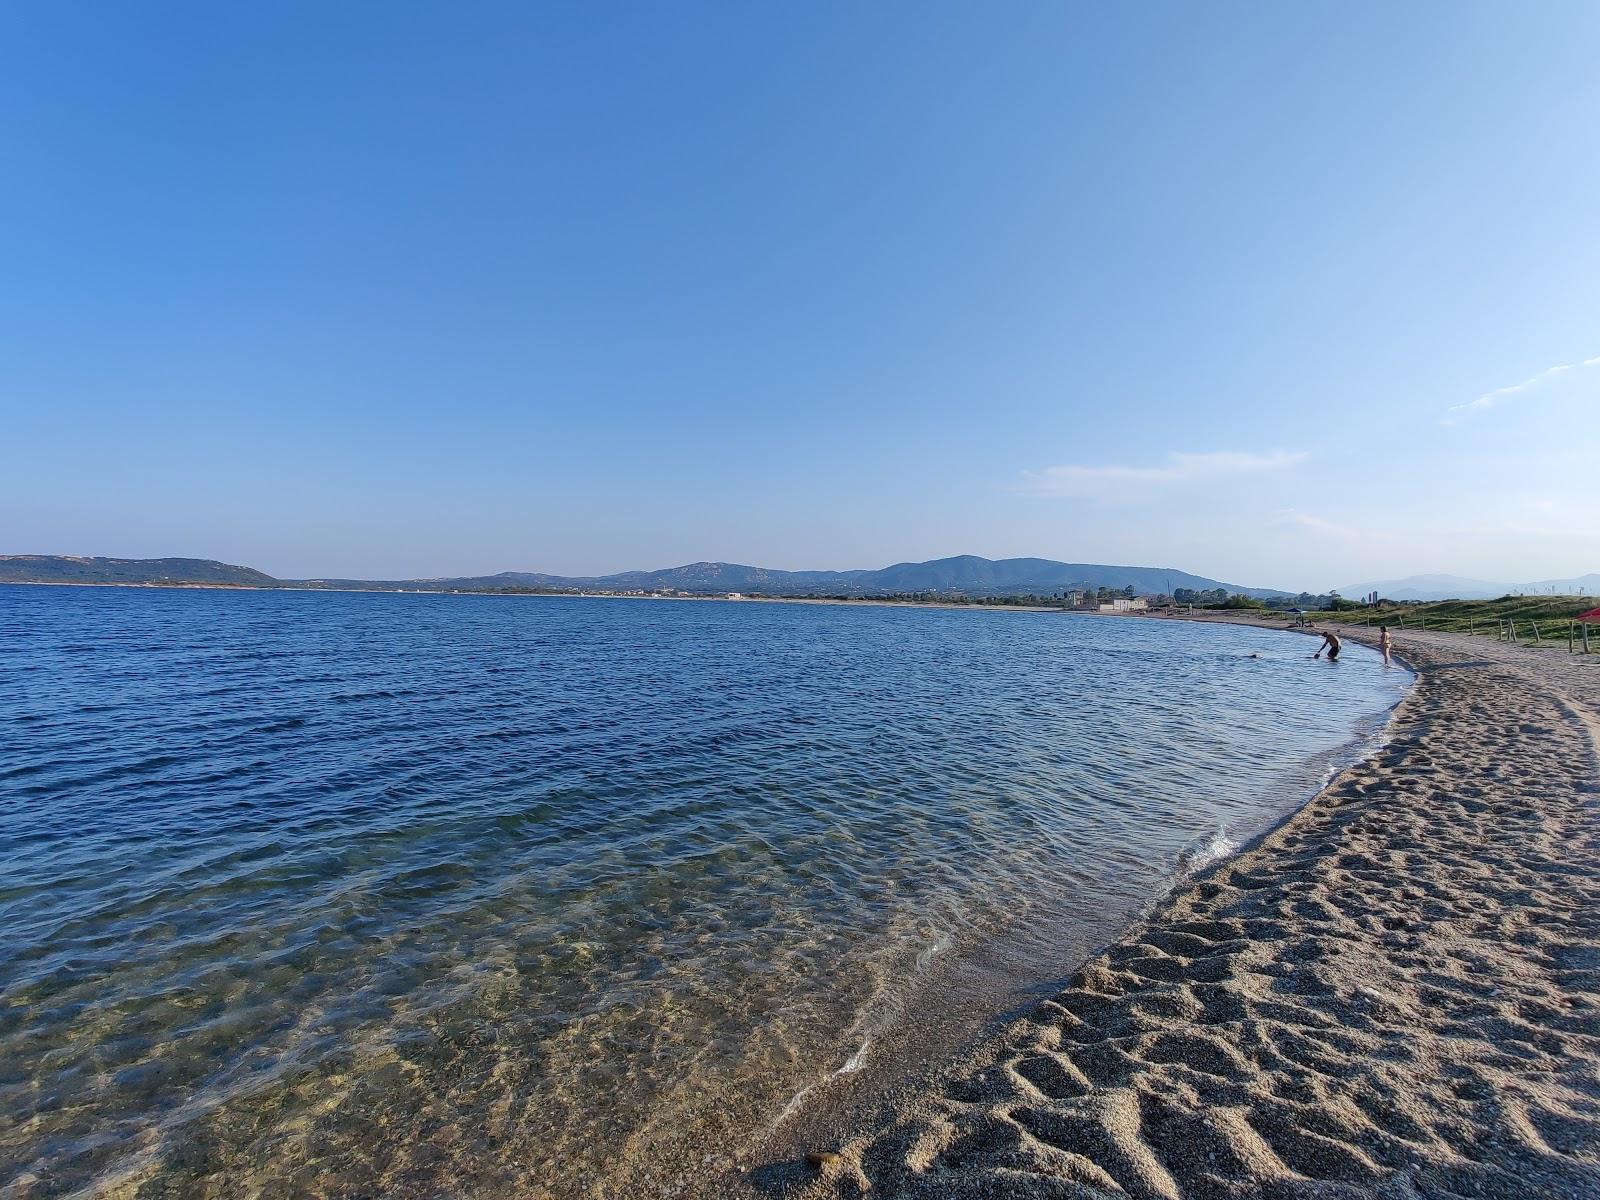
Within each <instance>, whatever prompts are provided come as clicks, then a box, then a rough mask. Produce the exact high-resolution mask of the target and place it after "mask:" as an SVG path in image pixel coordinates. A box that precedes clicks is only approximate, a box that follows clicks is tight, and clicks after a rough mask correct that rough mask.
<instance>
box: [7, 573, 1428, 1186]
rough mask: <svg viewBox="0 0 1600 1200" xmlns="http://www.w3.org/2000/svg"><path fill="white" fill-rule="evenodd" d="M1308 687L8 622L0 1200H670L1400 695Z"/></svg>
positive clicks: (1022, 665) (988, 630) (107, 602)
mask: <svg viewBox="0 0 1600 1200" xmlns="http://www.w3.org/2000/svg"><path fill="white" fill-rule="evenodd" d="M1313 649H1314V644H1313V643H1312V642H1311V641H1310V640H1309V639H1307V638H1305V637H1303V636H1300V635H1296V634H1292V633H1287V632H1282V631H1273V630H1265V629H1257V628H1248V627H1241V626H1232V625H1214V624H1202V623H1194V622H1181V621H1164V620H1157V619H1150V618H1135V617H1099V616H1090V615H1080V614H1073V613H1065V612H1054V611H1051V612H1036V611H1018V610H1010V609H1000V608H977V607H974V608H965V609H960V608H951V609H941V608H933V607H910V606H900V607H895V606H882V605H870V604H857V603H850V604H807V603H776V602H761V601H711V600H672V599H660V600H656V599H645V598H637V599H635V598H600V597H594V598H580V597H553V596H507V595H451V594H418V593H392V592H391V593H382V592H370V593H369V592H310V591H236V590H220V589H219V590H207V589H158V588H126V587H46V586H21V585H13V586H0V1194H4V1195H7V1196H17V1197H26V1198H28V1200H33V1198H36V1197H57V1196H102V1195H104V1196H125V1197H138V1198H149V1197H156V1196H160V1197H188V1196H195V1197H201V1196H205V1197H232V1196H260V1197H299V1196H327V1197H360V1196H372V1197H378V1196H402V1197H404V1196H419V1197H421V1196H472V1197H478V1196H481V1197H504V1196H532V1197H552V1198H555V1200H567V1198H568V1197H612V1196H616V1197H622V1196H635V1195H641V1196H642V1195H654V1194H688V1193H692V1192H693V1190H694V1188H693V1184H692V1179H693V1178H694V1177H705V1178H709V1177H711V1176H712V1175H713V1174H715V1173H716V1172H718V1171H729V1172H735V1173H736V1172H737V1171H739V1170H741V1169H744V1168H745V1167H747V1166H748V1165H749V1162H748V1160H746V1159H745V1158H744V1157H742V1156H743V1155H745V1154H747V1153H748V1146H749V1145H750V1144H751V1142H752V1138H753V1137H754V1136H755V1135H756V1134H760V1133H770V1131H771V1130H773V1129H774V1128H776V1127H778V1126H780V1125H781V1124H782V1122H784V1121H789V1120H797V1119H803V1117H804V1110H805V1108H806V1105H807V1104H808V1103H809V1102H813V1101H814V1099H815V1097H817V1096H819V1095H821V1094H824V1093H825V1092H826V1088H827V1086H828V1084H829V1081H830V1080H834V1079H837V1078H839V1077H840V1076H841V1075H849V1074H851V1073H854V1072H858V1071H862V1070H866V1069H878V1070H887V1069H889V1067H890V1066H891V1065H892V1064H891V1060H892V1059H893V1058H894V1056H896V1055H901V1056H904V1055H906V1054H907V1049H906V1047H908V1046H910V1047H912V1048H913V1050H914V1051H915V1054H916V1055H920V1056H921V1057H923V1058H926V1057H927V1056H928V1055H929V1054H931V1053H932V1052H933V1050H942V1049H947V1048H951V1047H953V1046H955V1045H956V1044H957V1043H959V1042H961V1041H962V1040H963V1039H967V1038H970V1037H974V1036H978V1035H979V1034H981V1033H982V1031H983V1029H984V1028H986V1027H992V1025H993V1023H994V1022H996V1021H999V1020H1001V1019H1003V1017H1004V1016H1005V1014H1006V1013H1007V1012H1008V1011H1011V1010H1013V1009H1015V1007H1016V1006H1017V1005H1019V1004H1024V1003H1026V1002H1028V1000H1029V998H1030V997H1032V996H1037V995H1040V994H1043V993H1044V991H1047V990H1048V989H1049V988H1051V987H1053V986H1059V984H1060V983H1061V982H1062V979H1063V978H1064V976H1065V974H1067V973H1069V972H1070V971H1071V970H1072V969H1073V967H1074V966H1075V965H1076V964H1077V963H1078V962H1080V961H1081V960H1082V958H1083V957H1084V956H1085V955H1086V954H1087V953H1089V951H1090V950H1092V949H1093V948H1094V946H1095V945H1097V944H1100V943H1101V942H1103V941H1104V940H1108V939H1110V938H1113V937H1115V935H1116V932H1117V930H1118V929H1120V928H1122V927H1123V926H1125V924H1126V923H1127V922H1128V921H1130V920H1132V919H1134V918H1135V917H1137V915H1138V914H1139V913H1140V912H1141V911H1142V910H1143V909H1144V908H1145V906H1147V905H1148V904H1149V903H1151V901H1152V900H1153V899H1154V898H1155V897H1157V896H1159V895H1160V894H1162V893H1163V892H1164V891H1166V890H1167V889H1169V888H1171V887H1172V886H1173V885H1174V883H1176V882H1178V881H1181V879H1182V878H1184V876H1185V875H1186V874H1188V873H1190V872H1193V871H1195V870H1198V869H1201V868H1203V867H1204V866H1205V865H1206V864H1207V863H1209V862H1211V861H1213V860H1215V859H1216V858H1217V857H1218V856H1220V855H1224V854H1227V853H1230V852H1231V851H1232V850H1234V849H1235V848H1237V847H1238V846H1239V845H1240V844H1241V843H1243V842H1245V841H1246V840H1248V839H1249V838H1251V837H1253V836H1255V835H1256V834H1258V833H1260V832H1261V831H1263V830H1264V829H1266V828H1268V827H1269V826H1270V825H1271V824H1272V823H1273V822H1275V821H1277V820H1278V819H1280V818H1281V817H1282V816H1283V815H1285V814H1286V813H1287V812H1289V811H1292V810H1293V809H1294V808H1295V807H1296V806H1298V805H1300V804H1301V803H1303V802H1304V801H1305V800H1306V799H1307V798H1308V797H1310V796H1311V795H1312V794H1314V793H1315V792H1316V791H1317V790H1318V788H1319V787H1320V786H1321V785H1322V784H1323V783H1324V782H1325V781H1326V780H1327V778H1328V777H1329V776H1330V773H1331V772H1332V771H1334V770H1335V769H1337V767H1338V766H1339V765H1341V764H1342V763H1344V762H1348V761H1350V760H1351V759H1353V758H1355V757H1356V756H1358V755H1360V754H1362V753H1363V752H1365V751H1366V750H1368V749H1370V748H1371V747H1372V746H1373V745H1374V743H1375V741H1376V739H1378V738H1380V737H1381V727H1382V724H1383V721H1384V719H1385V715H1386V713H1387V712H1388V710H1389V709H1390V708H1391V707H1392V706H1393V705H1394V704H1395V703H1396V702H1397V700H1398V699H1399V698H1400V696H1401V695H1402V693H1403V692H1404V690H1405V688H1406V686H1407V684H1408V682H1409V677H1408V676H1407V675H1406V673H1405V672H1404V671H1403V670H1401V669H1398V668H1394V669H1386V668H1385V667H1384V666H1383V664H1382V662H1381V661H1380V660H1379V658H1378V657H1377V655H1375V654H1373V653H1372V652H1371V651H1369V650H1367V649H1365V648H1364V647H1360V646H1354V645H1351V646H1348V647H1347V649H1346V651H1345V653H1344V655H1343V656H1342V657H1341V659H1340V660H1339V661H1338V662H1337V663H1333V664H1330V663H1328V662H1327V661H1325V660H1314V659H1312V657H1311V651H1312V650H1313ZM924 1029H926V1030H934V1029H942V1030H945V1031H947V1032H946V1034H945V1036H944V1040H943V1041H942V1042H938V1043H937V1044H930V1043H928V1042H927V1041H926V1040H919V1039H918V1038H916V1037H912V1038H908V1037H907V1036H906V1033H907V1031H908V1030H912V1031H918V1030H924ZM808 1098H810V1099H808ZM686 1178H689V1179H690V1180H691V1182H690V1183H689V1184H686V1183H685V1179H686Z"/></svg>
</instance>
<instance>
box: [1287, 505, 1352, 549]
mask: <svg viewBox="0 0 1600 1200" xmlns="http://www.w3.org/2000/svg"><path fill="white" fill-rule="evenodd" d="M1278 520H1280V521H1282V522H1283V523H1284V524H1286V525H1298V526H1300V527H1301V528H1302V529H1309V530H1310V531H1311V532H1313V533H1319V534H1321V535H1323V536H1324V537H1327V538H1332V539H1333V540H1334V541H1339V542H1361V541H1366V540H1367V538H1366V536H1365V535H1364V534H1362V533H1360V532H1359V531H1358V530H1355V529H1352V528H1351V527H1350V526H1348V525H1341V524H1339V522H1337V521H1330V520H1328V519H1327V518H1326V517H1319V516H1317V515H1316V514H1315V513H1308V512H1301V511H1300V510H1299V509H1298V508H1285V509H1283V510H1282V511H1280V512H1279V513H1278Z"/></svg>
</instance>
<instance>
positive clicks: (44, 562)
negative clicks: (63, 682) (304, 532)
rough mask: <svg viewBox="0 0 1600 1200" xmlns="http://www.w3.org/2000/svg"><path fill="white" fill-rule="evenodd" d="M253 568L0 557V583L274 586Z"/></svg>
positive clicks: (201, 562)
mask: <svg viewBox="0 0 1600 1200" xmlns="http://www.w3.org/2000/svg"><path fill="white" fill-rule="evenodd" d="M277 582H278V581H277V580H276V579H274V578H273V577H272V576H271V575H268V574H266V573H265V572H263V571H257V570H255V569H254V568H253V567H236V566H234V565H233V564H232V563H225V562H215V561H213V560H211V559H207V558H79V557H78V556H77V555H73V554H0V583H169V584H170V583H231V584H236V585H239V586H242V587H272V586H274V585H275V584H277Z"/></svg>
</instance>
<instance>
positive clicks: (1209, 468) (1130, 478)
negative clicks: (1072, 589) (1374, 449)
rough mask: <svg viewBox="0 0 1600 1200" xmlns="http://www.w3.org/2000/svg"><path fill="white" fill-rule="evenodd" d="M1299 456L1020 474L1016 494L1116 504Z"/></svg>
mask: <svg viewBox="0 0 1600 1200" xmlns="http://www.w3.org/2000/svg"><path fill="white" fill-rule="evenodd" d="M1306 457H1307V455H1306V454H1305V453H1304V452H1303V451H1290V450H1272V451H1269V452H1268V453H1266V454H1252V453H1248V452H1245V451H1221V452H1217V453H1213V454H1182V453H1172V454H1169V455H1167V458H1166V461H1165V462H1164V463H1162V464H1160V465H1158V466H1151V467H1127V466H1118V465H1106V466H1097V467H1087V466H1077V465H1068V466H1060V467H1046V468H1045V469H1044V470H1042V471H1024V472H1023V473H1022V483H1021V486H1020V488H1019V490H1020V491H1022V492H1024V493H1026V494H1027V495H1030V496H1047V497H1053V498H1066V499H1088V500H1122V499H1129V498H1131V497H1135V496H1138V495H1142V494H1145V493H1148V492H1150V491H1154V490H1156V489H1159V488H1169V487H1174V486H1176V485H1180V484H1185V483H1194V482H1197V481H1200V480H1206V479H1216V478H1219V477H1222V476H1226V475H1243V474H1249V473H1252V472H1258V471H1281V470H1283V469H1285V468H1286V467H1292V466H1294V465H1295V464H1296V463H1300V462H1303V461H1305V459H1306Z"/></svg>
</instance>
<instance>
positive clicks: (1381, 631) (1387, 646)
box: [1378, 625, 1394, 667]
mask: <svg viewBox="0 0 1600 1200" xmlns="http://www.w3.org/2000/svg"><path fill="white" fill-rule="evenodd" d="M1378 649H1379V650H1382V651H1383V665H1384V666H1386V667H1392V666H1394V662H1393V660H1391V659H1390V657H1389V653H1390V651H1392V650H1393V649H1394V639H1393V638H1392V637H1390V636H1389V627H1388V626H1387V625H1379V626H1378Z"/></svg>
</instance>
